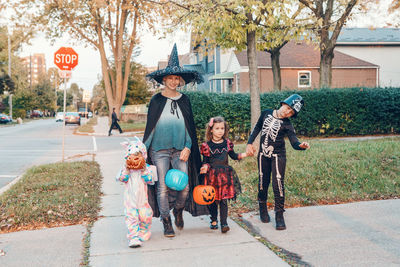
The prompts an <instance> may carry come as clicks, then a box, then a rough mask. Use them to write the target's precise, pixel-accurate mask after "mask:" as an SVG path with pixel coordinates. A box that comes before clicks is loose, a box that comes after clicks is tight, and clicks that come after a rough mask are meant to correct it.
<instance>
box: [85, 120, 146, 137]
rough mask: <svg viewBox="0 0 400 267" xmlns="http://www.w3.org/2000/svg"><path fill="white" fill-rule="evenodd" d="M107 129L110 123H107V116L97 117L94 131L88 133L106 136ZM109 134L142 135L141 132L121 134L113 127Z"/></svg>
mask: <svg viewBox="0 0 400 267" xmlns="http://www.w3.org/2000/svg"><path fill="white" fill-rule="evenodd" d="M109 129H110V125H109V124H108V117H97V124H96V125H95V126H93V130H94V133H93V134H89V135H95V136H108V131H109ZM81 134H82V133H81ZM84 134H86V133H84ZM111 134H112V135H114V136H135V135H139V136H141V135H143V132H123V133H122V134H121V133H119V132H118V130H116V129H113V130H112V132H111Z"/></svg>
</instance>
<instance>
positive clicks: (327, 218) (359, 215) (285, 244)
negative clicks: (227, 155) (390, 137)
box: [243, 199, 400, 266]
mask: <svg viewBox="0 0 400 267" xmlns="http://www.w3.org/2000/svg"><path fill="white" fill-rule="evenodd" d="M270 215H272V216H271V219H272V222H271V223H267V224H265V223H261V222H260V220H259V219H258V214H255V213H249V214H245V215H244V216H243V220H244V221H246V222H248V224H250V225H251V226H252V228H253V231H254V232H255V233H257V234H258V235H260V236H262V237H264V238H265V239H267V240H268V241H270V242H272V243H273V244H275V245H277V246H279V247H281V248H284V249H285V250H286V251H287V252H288V254H293V255H295V256H296V257H299V258H300V260H301V262H302V264H304V265H311V266H400V199H393V200H378V201H365V202H355V203H349V204H339V205H329V206H312V207H301V208H291V209H287V210H286V212H285V221H286V226H287V229H286V230H285V231H276V230H275V228H274V226H275V220H274V213H273V212H272V213H271V212H270Z"/></svg>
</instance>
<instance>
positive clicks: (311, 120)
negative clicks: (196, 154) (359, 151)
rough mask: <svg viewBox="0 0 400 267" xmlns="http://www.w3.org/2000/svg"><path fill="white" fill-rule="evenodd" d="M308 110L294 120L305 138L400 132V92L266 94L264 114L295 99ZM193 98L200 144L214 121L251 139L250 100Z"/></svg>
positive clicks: (198, 95) (238, 136)
mask: <svg viewBox="0 0 400 267" xmlns="http://www.w3.org/2000/svg"><path fill="white" fill-rule="evenodd" d="M293 93H297V94H300V95H301V96H302V97H303V99H304V101H305V105H304V107H303V109H302V110H301V112H300V114H299V116H297V118H295V119H291V121H292V123H293V125H294V127H295V129H296V131H297V133H298V134H299V135H302V136H346V135H370V134H389V133H400V88H339V89H315V90H305V91H280V92H270V93H265V94H261V95H260V99H261V110H264V109H267V108H271V109H274V108H278V107H279V105H280V104H279V103H280V101H282V100H284V99H285V98H286V97H288V96H289V95H291V94H293ZM185 94H187V95H188V96H189V98H190V101H191V103H192V109H193V114H194V120H195V123H196V127H197V129H198V135H199V138H200V139H199V140H204V131H205V125H206V123H207V122H208V121H209V119H210V117H213V116H218V115H220V116H223V117H224V118H225V120H226V121H227V122H228V124H229V126H230V128H231V129H230V137H231V138H233V139H235V140H246V139H247V138H248V135H249V133H250V131H251V129H250V128H251V126H250V95H249V94H220V93H202V92H185Z"/></svg>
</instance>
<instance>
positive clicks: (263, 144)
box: [246, 94, 309, 230]
mask: <svg viewBox="0 0 400 267" xmlns="http://www.w3.org/2000/svg"><path fill="white" fill-rule="evenodd" d="M303 104H304V101H303V99H302V97H301V96H299V95H297V94H293V95H291V96H289V97H288V98H286V99H285V100H284V101H282V102H281V107H280V108H279V109H278V110H271V109H266V110H264V111H263V112H262V113H261V116H260V118H259V119H258V122H257V124H256V125H255V127H254V129H253V131H252V132H251V135H250V137H249V140H248V143H247V148H246V151H247V153H248V154H254V152H255V148H254V146H253V145H252V143H253V142H254V140H255V139H256V137H257V135H258V134H259V133H260V132H261V137H260V149H259V154H258V169H259V188H258V190H259V191H258V201H259V208H260V219H261V221H262V222H264V223H268V222H269V221H270V217H269V215H268V210H267V198H268V195H267V193H268V187H269V184H270V181H271V174H272V189H273V191H274V199H275V221H276V229H277V230H284V229H286V225H285V220H284V218H283V212H284V211H285V210H284V201H285V188H284V178H285V168H286V149H285V140H284V137H285V135H287V136H288V138H289V141H290V144H291V145H292V147H293V148H294V149H296V150H305V149H307V148H309V144H308V143H307V142H303V143H300V142H299V140H298V139H297V137H296V134H295V130H294V128H293V126H292V124H291V123H290V120H289V118H290V117H292V116H293V117H296V116H297V114H298V112H299V111H300V109H301V107H302V106H303Z"/></svg>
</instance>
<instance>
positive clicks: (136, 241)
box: [129, 239, 142, 248]
mask: <svg viewBox="0 0 400 267" xmlns="http://www.w3.org/2000/svg"><path fill="white" fill-rule="evenodd" d="M141 245H142V241H140V240H139V239H132V240H130V241H129V247H130V248H137V247H140V246H141Z"/></svg>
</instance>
